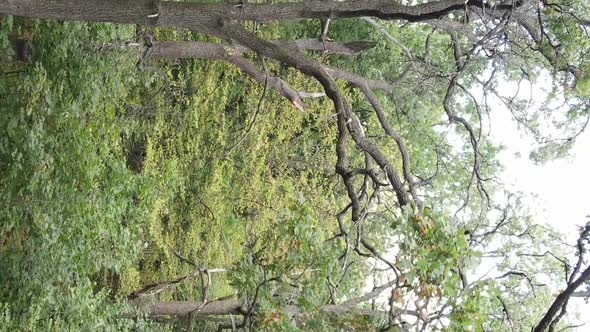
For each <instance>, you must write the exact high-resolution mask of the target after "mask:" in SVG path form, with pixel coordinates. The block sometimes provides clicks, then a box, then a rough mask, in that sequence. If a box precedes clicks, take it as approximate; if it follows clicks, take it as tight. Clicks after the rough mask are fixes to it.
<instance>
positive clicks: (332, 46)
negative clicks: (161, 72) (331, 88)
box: [152, 39, 377, 59]
mask: <svg viewBox="0 0 590 332" xmlns="http://www.w3.org/2000/svg"><path fill="white" fill-rule="evenodd" d="M271 42H272V43H274V44H277V45H280V46H283V47H288V48H293V49H298V50H300V51H318V52H328V53H331V54H340V55H357V54H359V53H361V52H363V51H365V50H368V49H370V48H373V47H375V45H376V44H377V43H375V42H372V41H365V40H359V41H353V42H348V43H336V42H331V41H326V42H322V41H321V40H318V39H297V40H275V41H271ZM221 46H223V45H220V44H213V43H206V42H198V41H186V42H156V43H154V45H153V48H152V57H154V58H162V59H185V58H186V59H211V57H216V56H219V55H220V52H219V50H218V47H221ZM229 49H231V51H232V52H237V53H245V52H248V51H249V49H248V48H246V47H243V46H236V47H225V50H226V51H227V50H229Z"/></svg>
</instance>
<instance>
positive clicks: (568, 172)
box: [490, 105, 590, 332]
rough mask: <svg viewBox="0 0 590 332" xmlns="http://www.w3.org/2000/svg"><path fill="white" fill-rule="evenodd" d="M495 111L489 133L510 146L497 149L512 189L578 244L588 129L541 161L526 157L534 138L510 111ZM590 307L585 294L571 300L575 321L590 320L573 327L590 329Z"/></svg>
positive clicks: (589, 184) (588, 182)
mask: <svg viewBox="0 0 590 332" xmlns="http://www.w3.org/2000/svg"><path fill="white" fill-rule="evenodd" d="M491 117H492V118H491V123H492V128H491V133H490V135H491V139H492V141H494V142H495V143H497V144H502V145H504V146H505V147H506V149H505V150H504V151H502V152H501V153H500V155H499V159H500V161H501V163H502V164H503V166H504V168H505V169H504V173H503V177H504V181H503V182H504V183H505V184H506V185H508V186H509V188H510V189H512V191H513V192H514V191H521V192H523V193H525V194H529V195H527V197H528V198H527V199H526V200H525V202H526V205H527V206H528V207H529V209H530V212H531V213H533V215H534V216H535V219H534V221H535V222H536V223H546V224H549V225H551V226H553V227H554V228H555V229H557V230H558V231H560V232H561V233H563V234H564V235H565V239H566V241H567V242H568V243H571V244H574V243H575V241H576V240H577V239H578V236H579V231H578V227H577V225H584V224H586V222H587V221H589V220H590V218H588V217H586V216H587V215H590V204H589V203H590V202H589V201H588V199H589V198H590V195H589V194H588V191H589V190H590V173H589V172H590V132H589V131H586V132H584V133H583V134H582V135H580V136H579V137H578V139H577V140H576V143H575V145H574V147H573V149H572V150H571V154H570V155H569V156H568V157H566V158H562V159H557V160H553V161H549V162H547V163H545V164H543V165H537V164H535V163H534V162H532V161H531V160H530V159H529V157H528V156H529V153H530V151H531V150H532V148H533V146H534V139H533V138H532V137H531V136H530V135H526V134H525V133H523V131H522V130H518V129H517V126H516V124H515V123H514V121H513V120H512V119H511V116H510V114H509V113H508V111H507V110H506V109H503V107H502V106H501V105H497V109H496V112H492V114H491ZM564 286H565V284H564V285H563V286H562V287H564ZM562 287H560V288H562ZM588 312H590V304H587V303H585V302H584V300H583V299H580V298H576V299H573V300H572V301H570V304H569V306H568V318H569V319H570V320H571V322H572V323H577V324H581V323H586V324H585V325H583V326H581V327H578V328H573V329H570V331H575V332H583V331H590V327H589V326H588V324H587V323H588V321H587V320H588V319H589V318H590V317H589V315H588V314H587V313H588Z"/></svg>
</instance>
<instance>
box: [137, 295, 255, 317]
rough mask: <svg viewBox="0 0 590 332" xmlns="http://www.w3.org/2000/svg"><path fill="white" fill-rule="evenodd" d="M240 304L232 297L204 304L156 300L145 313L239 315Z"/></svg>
mask: <svg viewBox="0 0 590 332" xmlns="http://www.w3.org/2000/svg"><path fill="white" fill-rule="evenodd" d="M242 306H243V304H242V302H241V301H238V300H232V299H229V300H219V301H211V302H208V303H206V304H205V305H203V302H193V301H171V302H156V303H154V304H150V305H148V306H147V308H146V313H147V314H148V315H149V316H154V317H157V316H186V315H188V314H191V315H192V316H193V317H200V316H219V315H229V314H232V315H241V314H243V313H244V312H245V311H244V308H243V307H242ZM199 308H200V310H199Z"/></svg>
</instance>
